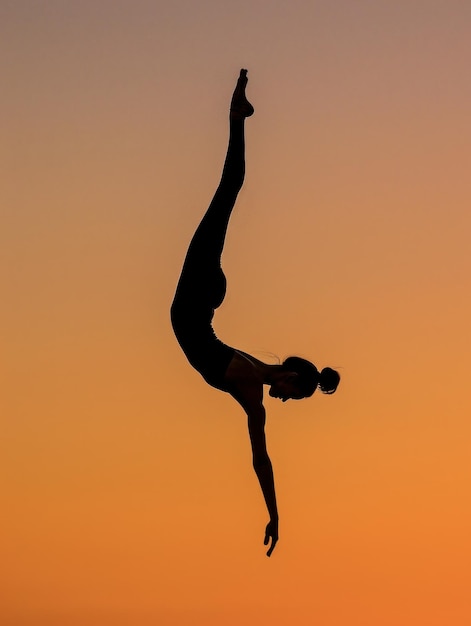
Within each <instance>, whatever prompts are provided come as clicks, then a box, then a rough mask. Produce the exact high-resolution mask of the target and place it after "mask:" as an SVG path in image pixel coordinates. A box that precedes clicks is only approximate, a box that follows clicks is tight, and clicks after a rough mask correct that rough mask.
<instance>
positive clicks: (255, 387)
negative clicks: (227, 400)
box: [225, 351, 263, 413]
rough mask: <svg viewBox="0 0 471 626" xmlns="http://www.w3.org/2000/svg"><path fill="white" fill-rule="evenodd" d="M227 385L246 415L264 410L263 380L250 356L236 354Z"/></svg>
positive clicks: (230, 366)
mask: <svg viewBox="0 0 471 626" xmlns="http://www.w3.org/2000/svg"><path fill="white" fill-rule="evenodd" d="M225 383H226V385H227V390H228V392H229V393H230V394H231V396H232V397H233V398H234V399H235V400H237V402H238V403H239V404H240V405H241V406H242V408H243V409H244V411H245V412H246V413H254V412H258V411H260V410H263V378H262V375H261V373H260V370H259V368H258V367H257V364H256V362H255V363H254V362H253V361H252V360H251V358H250V357H249V355H245V354H244V353H240V352H237V351H236V352H235V354H234V356H233V358H232V361H231V362H230V364H229V367H228V368H227V370H226V375H225Z"/></svg>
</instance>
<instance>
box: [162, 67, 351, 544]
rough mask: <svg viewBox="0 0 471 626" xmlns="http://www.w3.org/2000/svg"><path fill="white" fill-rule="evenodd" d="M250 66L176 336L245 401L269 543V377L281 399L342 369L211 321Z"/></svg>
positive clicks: (175, 316)
mask: <svg viewBox="0 0 471 626" xmlns="http://www.w3.org/2000/svg"><path fill="white" fill-rule="evenodd" d="M246 85H247V70H241V71H240V76H239V79H238V81H237V85H236V88H235V90H234V94H233V96H232V101H231V107H230V115H229V124H230V125H229V146H228V150H227V156H226V160H225V163H224V169H223V173H222V178H221V182H220V183H219V186H218V188H217V190H216V193H215V195H214V198H213V200H212V202H211V204H210V205H209V208H208V210H207V211H206V214H205V215H204V217H203V219H202V220H201V223H200V225H199V226H198V228H197V229H196V232H195V234H194V236H193V239H192V240H191V243H190V246H189V248H188V252H187V255H186V258H185V262H184V264H183V269H182V272H181V276H180V280H179V281H178V285H177V290H176V293H175V298H174V300H173V304H172V309H171V319H172V326H173V329H174V332H175V336H176V338H177V340H178V342H179V344H180V346H181V348H182V350H183V352H184V353H185V355H186V357H187V359H188V361H189V362H190V364H191V365H192V366H193V367H194V368H195V369H196V370H197V371H198V372H199V373H200V374H201V375H202V376H203V378H204V379H205V380H206V382H207V383H208V384H209V385H211V386H212V387H215V388H216V389H220V390H222V391H225V392H227V393H229V394H231V396H232V397H233V398H234V399H235V400H236V401H237V402H238V403H239V404H240V405H241V407H242V408H243V409H244V411H245V412H246V414H247V417H248V430H249V436H250V441H251V445H252V457H253V467H254V470H255V472H256V474H257V477H258V480H259V483H260V487H261V489H262V492H263V496H264V498H265V503H266V506H267V509H268V513H269V516H270V521H269V522H268V524H267V527H266V530H265V539H264V544H265V545H268V544H269V543H270V539H271V544H270V546H269V548H268V552H267V556H270V555H271V553H272V552H273V549H274V548H275V545H276V543H277V541H278V509H277V504H276V495H275V485H274V479H273V469H272V464H271V461H270V457H269V456H268V453H267V447H266V440H265V408H264V406H263V385H270V390H269V394H270V396H272V397H273V398H279V399H280V400H282V401H283V402H286V400H289V399H295V400H299V399H301V398H307V397H309V396H312V394H313V393H314V391H315V390H316V388H317V387H319V388H320V389H321V391H322V392H324V393H329V394H330V393H334V391H335V390H336V388H337V385H338V383H339V381H340V376H339V374H338V373H337V372H336V371H335V370H333V369H331V368H329V367H326V368H324V369H323V370H322V371H321V372H319V371H318V370H317V368H316V367H315V365H313V364H312V363H310V362H309V361H306V360H305V359H301V358H300V357H289V358H288V359H286V360H285V361H284V362H283V363H282V364H281V365H268V364H267V363H263V362H262V361H260V360H258V359H256V358H255V357H253V356H251V355H250V354H246V353H245V352H242V351H241V350H236V349H235V348H231V347H229V346H227V345H226V344H224V343H223V342H222V341H220V339H218V338H217V337H216V334H215V333H214V330H213V328H212V325H211V321H212V319H213V316H214V311H215V309H217V308H218V307H219V306H220V305H221V304H222V302H223V300H224V296H225V293H226V277H225V276H224V273H223V271H222V269H221V254H222V251H223V248H224V240H225V237H226V230H227V226H228V223H229V218H230V216H231V212H232V209H233V208H234V204H235V201H236V199H237V194H238V193H239V191H240V189H241V187H242V183H243V181H244V176H245V135H244V126H245V119H246V118H247V117H250V116H251V115H252V114H253V112H254V109H253V107H252V105H251V104H250V103H249V102H248V100H247V98H246V96H245V87H246Z"/></svg>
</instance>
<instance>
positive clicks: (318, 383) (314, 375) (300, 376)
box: [270, 356, 340, 402]
mask: <svg viewBox="0 0 471 626" xmlns="http://www.w3.org/2000/svg"><path fill="white" fill-rule="evenodd" d="M281 368H282V369H281V374H280V376H279V378H278V379H277V380H276V381H275V382H274V383H272V385H271V388H270V395H271V396H272V397H274V398H280V399H281V400H283V402H285V401H286V400H289V399H293V400H300V399H301V398H309V397H310V396H312V394H313V393H314V392H315V390H316V389H317V387H319V388H320V390H321V391H322V393H326V394H332V393H334V392H335V390H336V389H337V386H338V384H339V382H340V376H339V374H338V372H336V371H335V370H333V369H332V368H330V367H324V369H323V370H322V371H321V372H319V371H318V369H317V367H316V366H315V365H313V364H312V363H311V362H310V361H307V360H306V359H302V358H300V357H298V356H290V357H288V358H287V359H286V360H285V361H283V363H282V365H281Z"/></svg>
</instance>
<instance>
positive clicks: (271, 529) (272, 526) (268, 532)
mask: <svg viewBox="0 0 471 626" xmlns="http://www.w3.org/2000/svg"><path fill="white" fill-rule="evenodd" d="M270 537H271V546H270V548H269V549H268V552H267V556H271V553H272V552H273V550H274V549H275V546H276V542H277V541H278V520H272V519H271V520H270V521H269V522H268V524H267V527H266V529H265V541H264V542H263V543H264V544H265V545H266V546H267V545H268V542H269V541H270Z"/></svg>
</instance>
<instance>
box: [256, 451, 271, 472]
mask: <svg viewBox="0 0 471 626" xmlns="http://www.w3.org/2000/svg"><path fill="white" fill-rule="evenodd" d="M252 462H253V468H254V470H255V471H256V472H259V471H260V470H263V469H264V468H266V467H271V461H270V457H269V456H268V454H267V453H265V454H257V455H254V456H253V460H252Z"/></svg>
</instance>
